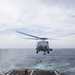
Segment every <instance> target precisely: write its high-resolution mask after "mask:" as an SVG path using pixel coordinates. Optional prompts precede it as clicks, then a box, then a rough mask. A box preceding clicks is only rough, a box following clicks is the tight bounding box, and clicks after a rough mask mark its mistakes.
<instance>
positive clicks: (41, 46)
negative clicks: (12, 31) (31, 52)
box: [16, 31, 52, 55]
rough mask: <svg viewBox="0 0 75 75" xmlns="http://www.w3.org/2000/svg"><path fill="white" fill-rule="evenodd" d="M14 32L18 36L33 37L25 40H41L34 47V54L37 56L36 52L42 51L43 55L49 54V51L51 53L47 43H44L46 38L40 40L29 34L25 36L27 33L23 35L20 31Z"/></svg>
mask: <svg viewBox="0 0 75 75" xmlns="http://www.w3.org/2000/svg"><path fill="white" fill-rule="evenodd" d="M16 32H17V33H20V34H24V35H27V36H30V37H33V38H26V39H33V40H41V41H39V42H37V45H36V46H37V47H36V53H37V54H38V52H40V51H43V52H44V55H46V53H48V54H49V53H50V51H52V49H50V48H49V42H48V41H46V40H47V39H48V38H40V37H37V36H34V35H30V34H27V33H23V32H20V31H16Z"/></svg>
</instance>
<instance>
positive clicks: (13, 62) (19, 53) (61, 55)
mask: <svg viewBox="0 0 75 75" xmlns="http://www.w3.org/2000/svg"><path fill="white" fill-rule="evenodd" d="M37 60H42V62H41V63H38V64H35V62H36V61H37ZM25 68H28V69H30V68H31V69H32V68H34V69H46V70H47V69H50V70H52V69H56V70H57V71H58V72H59V73H61V74H62V75H75V49H71V48H69V49H68V48H66V49H63V48H61V49H53V51H51V52H50V54H46V55H43V52H39V54H36V50H35V49H0V74H1V73H3V72H8V71H9V70H11V69H25Z"/></svg>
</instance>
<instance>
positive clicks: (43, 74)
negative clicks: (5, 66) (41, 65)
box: [6, 69, 60, 75]
mask: <svg viewBox="0 0 75 75" xmlns="http://www.w3.org/2000/svg"><path fill="white" fill-rule="evenodd" d="M6 75H60V74H58V73H57V72H56V71H55V70H38V69H35V70H34V69H33V70H30V69H28V70H27V74H25V70H11V71H9V72H8V73H7V74H6Z"/></svg>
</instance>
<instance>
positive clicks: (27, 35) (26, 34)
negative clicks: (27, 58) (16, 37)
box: [16, 31, 40, 39]
mask: <svg viewBox="0 0 75 75" xmlns="http://www.w3.org/2000/svg"><path fill="white" fill-rule="evenodd" d="M16 32H17V33H20V34H24V35H27V36H30V37H34V38H37V39H40V37H37V36H34V35H30V34H27V33H23V32H20V31H16Z"/></svg>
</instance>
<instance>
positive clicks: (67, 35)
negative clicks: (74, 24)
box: [51, 33, 75, 38]
mask: <svg viewBox="0 0 75 75" xmlns="http://www.w3.org/2000/svg"><path fill="white" fill-rule="evenodd" d="M70 35H75V33H70V34H65V35H60V36H57V37H64V36H70ZM57 37H51V38H57Z"/></svg>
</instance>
